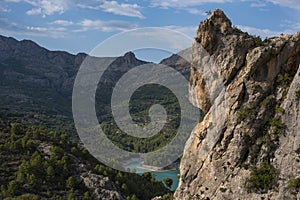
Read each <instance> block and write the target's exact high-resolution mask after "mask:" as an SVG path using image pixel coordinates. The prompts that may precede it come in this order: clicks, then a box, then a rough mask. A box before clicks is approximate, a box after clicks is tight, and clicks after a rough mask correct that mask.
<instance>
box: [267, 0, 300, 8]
mask: <svg viewBox="0 0 300 200" xmlns="http://www.w3.org/2000/svg"><path fill="white" fill-rule="evenodd" d="M266 1H268V2H271V3H273V4H277V5H280V6H282V7H288V8H293V9H297V10H300V1H299V0H266Z"/></svg>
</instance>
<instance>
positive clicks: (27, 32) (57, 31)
mask: <svg viewBox="0 0 300 200" xmlns="http://www.w3.org/2000/svg"><path fill="white" fill-rule="evenodd" d="M0 32H1V33H3V34H8V35H20V36H37V37H51V38H64V37H66V35H67V34H66V33H65V30H62V29H61V28H53V27H35V26H26V27H25V26H22V25H19V24H17V23H15V22H12V21H10V20H8V19H6V18H0Z"/></svg>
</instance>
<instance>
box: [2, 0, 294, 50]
mask: <svg viewBox="0 0 300 200" xmlns="http://www.w3.org/2000/svg"><path fill="white" fill-rule="evenodd" d="M215 8H220V9H222V10H224V11H225V13H226V14H227V16H228V17H229V18H230V19H231V20H232V22H233V24H234V25H236V26H238V27H239V28H241V29H242V30H244V31H247V32H249V33H251V34H256V35H261V37H262V38H265V37H266V36H273V35H279V34H280V33H288V34H291V33H294V32H297V31H300V18H299V16H300V1H299V0H149V1H146V0H140V1H138V0H124V1H119V0H118V1H108V0H83V1H79V0H1V1H0V34H1V35H5V36H12V37H15V38H17V39H19V40H22V39H30V40H33V41H35V42H37V43H38V44H39V45H41V46H44V47H46V48H48V49H51V50H64V51H68V52H70V53H73V54H76V53H78V52H90V51H91V50H92V49H93V48H94V47H95V46H96V45H97V44H99V43H100V42H102V41H104V40H105V39H107V38H109V37H110V36H112V35H114V34H116V33H120V32H122V31H127V30H131V29H134V28H143V27H163V28H170V29H172V30H177V31H181V32H183V33H185V34H187V35H189V36H190V37H194V36H195V32H196V29H197V26H198V25H199V23H200V21H202V20H204V19H205V18H206V17H207V16H206V14H205V12H206V11H208V10H214V9H215Z"/></svg>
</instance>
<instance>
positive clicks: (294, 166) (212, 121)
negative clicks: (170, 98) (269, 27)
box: [174, 10, 300, 200]
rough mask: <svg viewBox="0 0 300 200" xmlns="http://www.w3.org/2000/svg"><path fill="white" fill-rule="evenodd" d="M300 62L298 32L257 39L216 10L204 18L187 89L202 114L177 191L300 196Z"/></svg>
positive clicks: (182, 195)
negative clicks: (188, 88)
mask: <svg viewBox="0 0 300 200" xmlns="http://www.w3.org/2000/svg"><path fill="white" fill-rule="evenodd" d="M212 63H213V64H212ZM299 64H300V32H298V33H295V34H294V35H280V36H278V37H273V38H269V39H266V40H264V41H262V40H261V39H260V38H259V37H255V36H251V35H249V34H248V33H244V32H242V31H241V30H239V29H237V28H235V27H233V26H232V23H231V21H230V20H229V19H228V18H227V17H226V15H225V14H224V13H223V12H222V11H221V10H215V11H214V12H213V13H212V14H211V15H210V16H209V17H208V19H206V20H205V21H203V22H201V24H200V25H199V28H198V32H197V35H196V40H195V44H194V45H193V61H192V67H191V87H190V96H191V100H192V101H193V103H194V105H196V106H198V107H199V108H201V109H202V110H203V111H204V113H205V116H204V120H203V121H202V122H201V123H199V124H198V125H197V127H196V128H195V129H194V130H193V132H192V133H191V136H190V138H189V140H188V141H187V143H186V147H185V150H184V153H183V157H182V160H181V164H180V181H179V186H178V188H177V190H176V192H175V194H174V197H175V199H220V200H221V199H300V193H299V188H300V176H299V175H300V120H299V117H300V68H299ZM216 91H217V92H216Z"/></svg>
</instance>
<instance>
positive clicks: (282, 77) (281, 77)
mask: <svg viewBox="0 0 300 200" xmlns="http://www.w3.org/2000/svg"><path fill="white" fill-rule="evenodd" d="M292 81H293V76H291V75H290V74H289V73H281V74H278V76H277V84H279V85H283V86H289V85H290V84H291V82H292Z"/></svg>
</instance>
